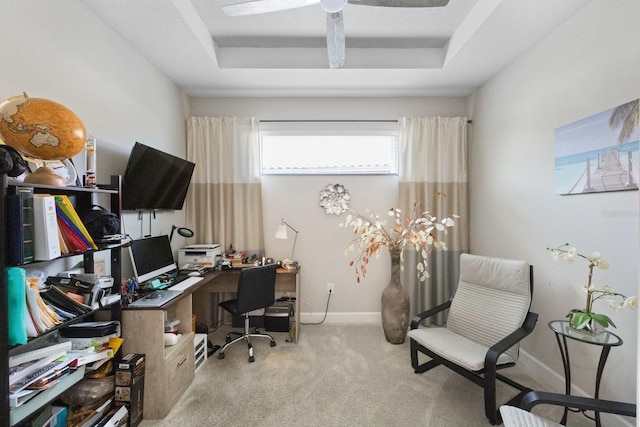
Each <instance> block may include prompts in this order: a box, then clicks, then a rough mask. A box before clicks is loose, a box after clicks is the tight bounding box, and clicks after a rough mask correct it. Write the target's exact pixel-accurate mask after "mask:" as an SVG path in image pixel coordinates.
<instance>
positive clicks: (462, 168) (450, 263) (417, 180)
mask: <svg viewBox="0 0 640 427" xmlns="http://www.w3.org/2000/svg"><path fill="white" fill-rule="evenodd" d="M399 125H400V162H399V163H400V165H399V175H400V176H399V197H400V207H401V209H403V211H404V212H408V211H409V210H410V209H411V207H412V206H413V204H414V203H415V202H417V203H420V204H421V205H422V206H423V207H424V208H426V209H428V210H429V211H431V213H432V214H434V215H436V216H437V217H438V218H442V217H445V216H448V215H451V214H456V215H459V216H460V218H458V219H457V220H456V225H455V227H453V228H450V229H449V230H448V234H447V235H444V236H443V238H444V240H445V241H446V243H447V247H448V250H447V251H440V250H434V251H432V252H431V254H430V255H429V260H428V266H429V273H430V276H431V277H430V278H429V279H428V280H427V281H426V282H422V283H421V282H420V281H419V280H418V278H417V277H416V269H415V265H416V262H417V255H416V253H415V251H412V250H406V251H405V254H404V255H405V267H404V272H403V277H402V279H403V284H404V286H405V287H406V288H407V290H408V291H409V294H410V297H411V315H412V316H413V315H414V314H416V313H420V312H422V311H424V310H426V309H428V308H431V307H434V306H436V305H438V304H441V303H443V302H445V301H447V300H448V299H449V298H450V297H451V295H452V294H453V292H454V291H455V289H456V286H457V282H458V271H459V259H460V254H461V253H463V252H468V251H469V206H468V199H469V186H468V179H467V119H466V117H424V118H415V117H405V118H402V119H400V121H399ZM442 321H443V317H440V318H438V319H437V320H436V323H442Z"/></svg>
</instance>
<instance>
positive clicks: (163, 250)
mask: <svg viewBox="0 0 640 427" xmlns="http://www.w3.org/2000/svg"><path fill="white" fill-rule="evenodd" d="M129 254H130V255H131V264H132V265H133V273H134V275H135V276H136V280H137V281H138V283H143V282H146V281H147V280H151V279H153V278H155V277H158V276H159V275H161V274H164V273H168V272H170V271H174V270H177V268H178V266H177V265H176V262H175V259H174V258H173V251H172V250H171V244H170V243H169V236H167V235H166V234H164V235H162V236H155V237H145V238H143V239H137V240H132V241H131V246H129Z"/></svg>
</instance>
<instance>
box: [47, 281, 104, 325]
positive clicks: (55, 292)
mask: <svg viewBox="0 0 640 427" xmlns="http://www.w3.org/2000/svg"><path fill="white" fill-rule="evenodd" d="M40 296H41V297H42V299H43V300H45V301H46V302H47V303H49V304H50V305H52V306H55V307H58V308H60V309H62V310H63V311H65V312H67V313H71V314H72V315H74V316H75V317H77V316H82V315H84V314H87V313H89V312H91V311H92V309H91V307H89V306H88V305H85V304H82V303H79V302H77V301H74V300H73V299H71V298H69V297H68V296H67V294H65V293H64V291H62V290H60V289H58V287H57V286H51V285H49V286H47V287H46V288H45V289H42V290H40Z"/></svg>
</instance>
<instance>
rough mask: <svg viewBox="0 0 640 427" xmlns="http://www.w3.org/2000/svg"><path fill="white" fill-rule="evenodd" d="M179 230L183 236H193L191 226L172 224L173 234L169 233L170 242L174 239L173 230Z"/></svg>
mask: <svg viewBox="0 0 640 427" xmlns="http://www.w3.org/2000/svg"><path fill="white" fill-rule="evenodd" d="M176 229H177V231H178V234H179V235H181V236H182V237H187V238H189V237H193V234H194V233H193V230H191V229H190V228H186V227H176V226H175V225H172V226H171V234H169V243H171V240H173V232H174V231H176Z"/></svg>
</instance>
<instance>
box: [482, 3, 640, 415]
mask: <svg viewBox="0 0 640 427" xmlns="http://www.w3.org/2000/svg"><path fill="white" fill-rule="evenodd" d="M638 16H640V3H639V2H638V1H635V0H621V1H616V2H604V1H594V2H591V3H589V4H588V5H587V6H586V7H585V8H584V9H583V10H581V11H580V12H579V13H578V14H577V15H576V16H574V17H572V18H571V19H569V21H568V22H567V23H565V24H564V25H563V26H561V27H560V28H559V29H558V30H556V31H555V32H553V33H552V34H551V35H549V36H548V37H547V38H546V39H545V40H543V41H542V42H541V43H540V44H539V45H538V46H536V47H535V48H533V49H532V50H531V51H529V52H528V53H527V54H525V55H524V56H523V57H521V58H520V59H519V60H518V61H516V62H515V63H513V64H512V65H510V66H509V67H507V68H506V69H505V70H503V71H502V72H501V73H500V74H498V75H497V76H495V77H493V78H492V79H491V80H490V81H489V82H487V83H486V84H485V85H483V86H482V87H481V88H480V90H478V91H477V93H476V95H475V97H474V103H473V106H472V108H473V111H474V112H475V113H474V117H473V123H474V124H473V132H472V135H473V137H472V143H471V148H470V159H471V160H470V162H471V163H470V169H471V171H470V172H471V174H470V179H469V181H470V195H471V212H472V217H471V249H472V251H473V252H475V253H479V254H486V255H495V256H511V257H517V258H522V259H526V260H528V261H530V262H531V263H532V264H533V265H534V268H535V291H534V301H533V309H534V311H536V312H538V313H539V314H540V318H539V320H538V325H537V327H536V330H535V331H534V333H533V336H532V337H531V338H529V339H528V340H527V341H526V342H525V345H524V349H525V351H526V352H527V353H528V354H529V355H530V357H531V358H532V359H533V360H534V362H535V363H540V364H541V366H535V369H536V372H538V375H541V374H542V373H544V372H545V370H544V369H542V370H541V369H540V367H544V366H546V367H549V368H550V369H551V370H552V371H553V372H550V373H549V380H550V381H553V384H555V386H556V387H558V389H560V388H559V387H560V384H561V382H560V378H563V377H562V365H561V359H560V354H559V351H558V349H557V345H556V342H555V338H554V334H553V333H552V332H551V331H550V330H549V328H548V327H547V323H548V322H549V321H550V320H552V319H561V318H563V317H564V315H565V314H566V313H567V312H568V311H569V310H570V309H571V308H574V307H582V306H583V305H584V303H585V294H584V293H583V292H581V291H580V287H581V286H582V285H584V284H585V283H586V280H587V272H588V269H587V266H586V265H585V264H584V263H583V264H582V265H581V264H580V263H579V262H577V261H576V263H575V264H574V265H566V264H564V263H561V262H560V263H559V262H554V261H552V260H551V257H550V256H549V254H548V253H547V251H546V250H545V248H546V247H547V246H554V245H559V244H562V243H564V242H570V243H572V244H573V245H575V246H577V247H578V248H579V249H581V250H582V251H584V252H585V253H587V254H590V253H591V252H594V251H599V252H601V253H602V254H603V255H604V256H605V257H606V258H608V259H609V261H610V263H611V268H610V270H607V271H600V270H599V271H596V274H595V284H596V286H597V287H600V286H602V285H603V284H607V283H608V284H610V285H611V286H612V287H613V288H614V289H615V290H617V291H619V292H622V293H624V294H626V295H637V294H638V289H637V285H638V192H637V191H627V192H617V193H601V194H591V195H573V196H559V195H555V194H554V191H555V188H554V129H556V128H558V127H559V126H563V125H565V124H568V123H571V122H574V121H576V120H580V119H582V118H585V117H588V116H591V115H593V114H596V113H599V112H601V111H603V110H606V109H609V108H612V107H615V106H617V105H619V104H622V103H625V102H628V101H631V100H633V99H636V98H638V96H639V95H640V93H639V90H640V86H639V82H640V80H639V76H640V43H638V40H640V27H638V25H637V17H638ZM634 166H635V167H637V165H634ZM636 176H637V175H636ZM612 212H613V213H615V212H618V213H619V214H611V213H612ZM597 304H599V306H598V307H597V308H598V309H599V310H601V311H602V312H604V313H606V314H608V315H610V317H611V318H612V319H613V320H614V322H615V323H616V325H618V328H617V329H612V330H613V331H614V332H615V333H616V334H618V335H620V337H621V338H622V339H623V340H624V345H623V346H622V347H619V348H614V349H613V350H612V351H611V354H610V356H609V361H608V363H607V366H606V369H605V372H604V376H603V379H602V390H601V391H602V392H601V396H606V397H607V398H611V399H618V400H623V401H633V400H635V396H636V381H634V380H635V378H636V363H635V362H636V360H637V338H636V334H637V312H635V311H630V310H625V311H622V312H619V313H615V312H612V311H611V310H609V309H608V308H607V307H606V302H604V303H602V302H598V303H597ZM571 344H575V345H572V346H571V348H570V352H571V364H572V369H573V370H572V378H573V380H574V383H575V384H577V385H578V386H579V387H580V388H581V389H582V390H584V391H586V392H588V393H593V386H594V382H595V378H594V377H595V369H596V366H597V362H598V354H599V353H598V350H599V349H597V348H594V347H590V346H586V345H580V344H577V343H575V342H574V343H571ZM604 424H605V425H616V424H613V423H612V424H608V423H607V422H605V423H604Z"/></svg>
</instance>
